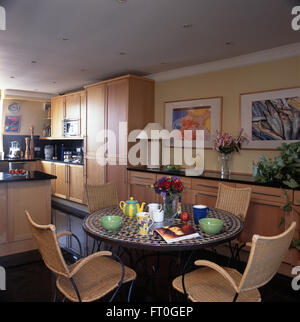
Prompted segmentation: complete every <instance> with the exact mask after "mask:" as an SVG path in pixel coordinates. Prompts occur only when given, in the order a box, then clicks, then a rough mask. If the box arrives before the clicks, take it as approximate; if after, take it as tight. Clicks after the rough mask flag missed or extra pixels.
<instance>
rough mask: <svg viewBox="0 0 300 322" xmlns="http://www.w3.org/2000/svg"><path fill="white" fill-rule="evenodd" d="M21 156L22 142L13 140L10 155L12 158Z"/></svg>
mask: <svg viewBox="0 0 300 322" xmlns="http://www.w3.org/2000/svg"><path fill="white" fill-rule="evenodd" d="M20 156H21V148H20V143H19V142H18V141H12V142H11V143H10V148H9V154H8V157H9V158H10V159H20Z"/></svg>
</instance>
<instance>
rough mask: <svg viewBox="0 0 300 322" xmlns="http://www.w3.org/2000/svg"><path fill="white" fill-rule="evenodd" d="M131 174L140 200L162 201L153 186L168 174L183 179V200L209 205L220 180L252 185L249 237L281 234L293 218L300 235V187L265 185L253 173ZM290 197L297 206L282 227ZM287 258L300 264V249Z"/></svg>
mask: <svg viewBox="0 0 300 322" xmlns="http://www.w3.org/2000/svg"><path fill="white" fill-rule="evenodd" d="M127 174H128V181H127V182H128V193H129V194H128V197H129V196H133V197H134V198H135V199H136V200H138V201H139V202H142V201H144V202H154V201H155V202H161V201H162V200H161V197H160V196H159V195H157V194H155V193H154V192H153V191H152V189H151V187H150V186H151V184H153V183H154V182H155V181H156V180H157V179H159V178H160V177H162V176H166V175H177V176H179V177H180V178H181V180H182V181H183V184H184V186H185V190H184V193H183V195H182V202H186V203H192V204H205V205H207V206H209V207H214V206H215V204H216V200H217V192H218V184H219V182H222V183H224V184H227V185H230V186H232V187H237V188H242V187H251V189H252V196H251V203H250V206H249V209H248V214H247V218H246V221H245V223H244V230H243V234H244V235H245V237H246V238H247V240H249V241H251V239H252V236H253V234H259V235H263V236H273V235H277V234H280V233H282V232H283V231H284V229H285V226H288V225H289V224H290V222H291V221H296V222H297V228H296V232H295V236H294V238H295V239H299V238H300V218H299V216H300V190H292V189H285V188H281V187H279V186H274V185H265V184H264V185H262V184H260V183H258V182H256V181H255V180H254V178H253V177H252V176H250V175H237V174H236V175H235V174H233V175H231V176H230V178H228V179H221V178H220V174H219V173H216V172H204V174H203V175H201V176H198V177H188V176H185V174H184V172H182V171H168V170H162V169H158V170H156V169H147V168H146V167H128V168H127ZM287 201H291V202H292V203H293V210H292V212H291V213H290V215H288V216H285V224H283V225H281V226H280V227H279V224H280V222H281V218H282V216H283V215H284V211H283V209H282V208H283V206H284V205H285V204H286V202H287ZM248 250H249V249H248ZM285 262H286V263H288V264H290V265H292V266H297V265H300V251H298V250H297V249H295V248H291V249H290V250H289V252H288V254H287V256H286V258H285Z"/></svg>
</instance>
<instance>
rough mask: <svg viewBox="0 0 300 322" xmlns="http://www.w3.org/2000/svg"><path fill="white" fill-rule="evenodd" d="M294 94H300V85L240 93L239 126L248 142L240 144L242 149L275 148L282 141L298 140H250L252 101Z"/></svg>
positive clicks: (291, 141)
mask: <svg viewBox="0 0 300 322" xmlns="http://www.w3.org/2000/svg"><path fill="white" fill-rule="evenodd" d="M295 96H300V87H295V88H288V89H278V90H270V91H263V92H256V93H243V94H240V118H241V128H243V129H244V134H245V135H247V138H248V139H249V143H248V144H244V145H243V146H242V148H243V149H244V150H276V149H277V148H278V147H279V146H280V145H281V144H282V143H293V142H298V140H280V141H275V140H274V141H271V140H267V141H252V102H253V101H259V100H266V99H278V98H288V97H295Z"/></svg>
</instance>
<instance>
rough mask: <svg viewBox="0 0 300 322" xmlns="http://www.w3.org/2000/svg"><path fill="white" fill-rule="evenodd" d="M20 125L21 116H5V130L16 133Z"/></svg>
mask: <svg viewBox="0 0 300 322" xmlns="http://www.w3.org/2000/svg"><path fill="white" fill-rule="evenodd" d="M20 127H21V116H8V115H6V116H5V132H9V133H18V132H20Z"/></svg>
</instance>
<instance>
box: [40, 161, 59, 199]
mask: <svg viewBox="0 0 300 322" xmlns="http://www.w3.org/2000/svg"><path fill="white" fill-rule="evenodd" d="M41 171H42V172H44V173H47V174H51V175H53V176H55V163H53V162H51V161H41ZM55 181H56V180H51V194H52V195H54V193H55Z"/></svg>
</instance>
